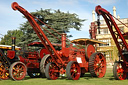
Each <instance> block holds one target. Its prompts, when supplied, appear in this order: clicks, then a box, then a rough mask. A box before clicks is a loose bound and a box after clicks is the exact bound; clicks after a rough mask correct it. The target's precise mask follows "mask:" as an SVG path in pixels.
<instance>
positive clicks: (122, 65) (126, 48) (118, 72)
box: [95, 6, 128, 80]
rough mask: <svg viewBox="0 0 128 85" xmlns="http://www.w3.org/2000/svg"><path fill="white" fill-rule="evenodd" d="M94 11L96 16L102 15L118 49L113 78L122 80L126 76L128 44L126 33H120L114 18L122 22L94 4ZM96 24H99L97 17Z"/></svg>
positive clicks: (127, 71)
mask: <svg viewBox="0 0 128 85" xmlns="http://www.w3.org/2000/svg"><path fill="white" fill-rule="evenodd" d="M95 11H96V13H97V14H98V16H99V15H102V16H103V18H104V20H105V21H106V24H107V25H108V28H109V31H110V33H111V35H112V37H113V40H114V41H115V44H116V46H117V49H118V51H119V61H116V62H115V63H114V66H113V74H114V77H115V79H119V80H124V79H126V78H127V74H128V44H127V42H126V40H125V37H126V38H127V37H128V33H122V31H121V30H120V29H119V27H118V26H117V24H116V22H115V20H117V21H119V22H120V23H121V24H123V23H122V22H121V21H120V20H118V19H117V18H115V17H114V16H113V15H111V14H110V13H109V12H108V11H107V10H105V9H104V8H102V7H101V6H96V8H95ZM114 18H115V20H114ZM98 25H100V23H99V18H98ZM123 25H125V24H123ZM125 26H126V25H125ZM126 27H127V26H126ZM98 28H99V27H98ZM119 40H120V41H119Z"/></svg>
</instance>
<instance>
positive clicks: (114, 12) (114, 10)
mask: <svg viewBox="0 0 128 85" xmlns="http://www.w3.org/2000/svg"><path fill="white" fill-rule="evenodd" d="M113 16H114V17H116V7H115V6H114V7H113Z"/></svg>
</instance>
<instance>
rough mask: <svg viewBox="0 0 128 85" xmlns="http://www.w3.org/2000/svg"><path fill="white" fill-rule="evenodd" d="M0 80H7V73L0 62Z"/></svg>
mask: <svg viewBox="0 0 128 85" xmlns="http://www.w3.org/2000/svg"><path fill="white" fill-rule="evenodd" d="M0 79H2V80H7V79H9V72H8V70H6V69H5V67H4V66H3V64H2V62H1V61H0Z"/></svg>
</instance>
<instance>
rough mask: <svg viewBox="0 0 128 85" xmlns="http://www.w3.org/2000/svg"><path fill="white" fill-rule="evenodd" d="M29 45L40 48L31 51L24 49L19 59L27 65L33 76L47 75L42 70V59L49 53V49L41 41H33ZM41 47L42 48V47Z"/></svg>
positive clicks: (30, 74) (28, 72) (29, 72)
mask: <svg viewBox="0 0 128 85" xmlns="http://www.w3.org/2000/svg"><path fill="white" fill-rule="evenodd" d="M52 45H53V46H60V45H59V44H53V43H52ZM28 46H29V47H39V49H38V50H35V49H34V51H31V50H29V49H28V50H26V49H24V50H23V51H21V52H20V55H19V59H20V61H21V62H23V63H24V64H25V65H26V67H27V74H28V75H29V76H30V77H31V78H37V77H45V76H44V74H41V72H40V62H41V59H42V58H43V57H44V56H45V55H47V54H49V53H48V51H47V50H46V49H45V48H44V45H43V44H42V43H41V42H32V43H29V44H28ZM40 48H41V49H40Z"/></svg>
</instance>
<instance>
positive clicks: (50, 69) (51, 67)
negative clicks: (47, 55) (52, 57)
mask: <svg viewBox="0 0 128 85" xmlns="http://www.w3.org/2000/svg"><path fill="white" fill-rule="evenodd" d="M59 75H60V72H59V67H58V66H57V65H56V64H55V63H53V62H51V63H48V64H47V65H46V69H45V76H46V77H47V79H49V80H56V79H57V78H58V77H59Z"/></svg>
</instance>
